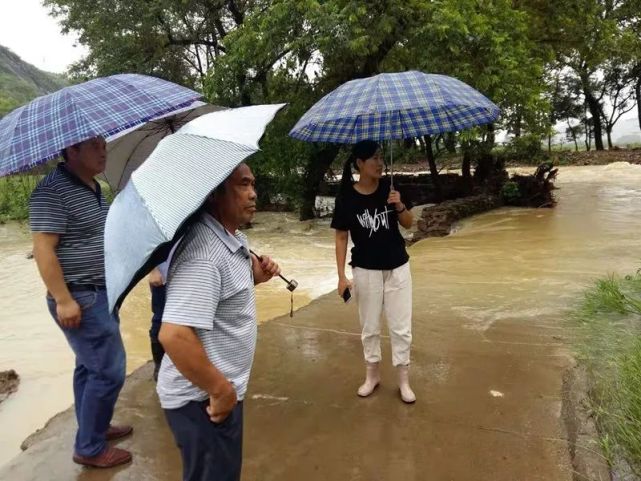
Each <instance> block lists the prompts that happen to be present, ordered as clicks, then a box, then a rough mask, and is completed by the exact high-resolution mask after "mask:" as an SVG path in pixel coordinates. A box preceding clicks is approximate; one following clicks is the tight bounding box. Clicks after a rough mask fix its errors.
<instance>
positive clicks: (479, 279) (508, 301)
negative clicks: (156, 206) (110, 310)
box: [0, 164, 641, 465]
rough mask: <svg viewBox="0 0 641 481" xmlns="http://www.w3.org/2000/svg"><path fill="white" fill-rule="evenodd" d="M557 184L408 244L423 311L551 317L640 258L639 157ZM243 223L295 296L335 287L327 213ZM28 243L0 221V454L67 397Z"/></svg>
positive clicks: (67, 376)
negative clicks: (1, 393) (529, 201)
mask: <svg viewBox="0 0 641 481" xmlns="http://www.w3.org/2000/svg"><path fill="white" fill-rule="evenodd" d="M557 185H558V187H559V190H558V191H557V196H558V199H559V205H558V206H557V208H555V209H542V210H531V209H512V208H506V209H500V210H497V211H493V212H489V213H487V214H483V215H480V216H477V217H474V218H472V219H468V220H466V221H464V222H462V223H461V224H460V225H459V226H457V229H456V232H455V233H454V234H453V235H451V236H449V237H446V238H440V239H428V240H425V241H422V242H419V243H417V244H415V245H414V246H412V247H411V249H410V254H411V256H412V272H413V276H414V295H415V297H418V296H420V298H421V299H422V300H423V302H424V303H425V302H427V303H428V306H429V309H430V311H431V312H432V315H433V316H439V318H442V319H448V318H452V319H454V318H456V319H460V318H461V317H463V318H464V319H465V327H466V328H468V329H471V330H474V331H477V332H481V333H482V332H484V331H485V330H487V329H489V328H490V327H491V326H492V325H493V323H495V322H498V321H502V320H505V319H514V320H516V321H518V322H523V323H527V324H528V326H530V327H531V326H535V325H537V324H541V325H542V328H544V329H550V328H559V329H560V326H554V325H553V323H552V324H551V322H552V321H553V320H554V319H561V318H562V316H563V313H564V312H565V311H566V310H567V309H568V308H570V307H571V306H572V305H574V303H575V302H576V301H577V298H578V295H579V293H580V291H581V290H582V289H583V288H584V287H585V286H586V285H587V284H588V283H589V282H590V281H591V280H592V279H594V278H596V277H598V276H602V275H605V274H608V273H611V272H618V273H621V274H626V273H629V272H633V271H635V270H636V269H637V268H638V267H640V262H639V259H640V258H641V244H640V243H639V241H638V237H639V236H638V233H639V232H640V231H641V217H640V216H639V215H638V212H639V211H640V210H641V166H633V165H628V164H611V165H609V166H593V167H592V166H591V167H571V168H562V169H561V173H560V175H559V180H558V183H557ZM248 235H249V238H250V242H251V244H252V248H253V249H254V250H255V251H256V252H259V253H267V254H270V255H272V256H273V257H275V258H276V259H277V260H278V261H279V263H280V265H281V267H282V271H283V273H284V274H285V276H286V277H287V276H289V277H293V278H294V279H296V280H297V281H298V283H299V285H300V287H299V288H298V289H297V291H296V294H295V296H294V302H295V307H296V308H299V307H301V306H303V305H305V304H307V303H309V302H310V301H311V300H312V299H314V298H316V297H319V296H320V295H322V294H324V293H327V292H330V291H332V290H333V289H334V288H335V285H336V275H335V267H334V247H333V232H332V231H331V229H330V228H329V222H328V221H322V220H321V221H314V222H305V223H301V222H298V221H297V220H296V218H295V216H292V215H288V214H273V213H261V214H259V215H258V216H257V219H256V223H255V227H254V228H253V229H252V230H250V231H248ZM29 250H30V242H29V236H28V233H27V232H26V231H24V230H21V229H20V228H18V227H17V226H16V225H15V224H12V225H5V226H0V282H1V284H2V286H3V289H2V291H1V293H0V370H4V369H15V370H16V371H17V372H18V373H19V374H20V376H21V379H22V381H21V384H20V388H19V390H18V392H17V393H15V394H13V395H12V396H10V397H9V399H8V400H6V401H5V402H3V403H2V404H0V429H1V432H2V436H0V465H1V464H3V463H4V462H6V461H7V460H8V459H10V458H11V457H13V456H15V455H16V454H17V453H18V452H19V445H20V442H21V441H22V440H23V439H24V438H25V437H26V436H27V435H28V434H30V433H31V432H33V431H34V430H36V429H37V428H39V427H41V426H42V425H43V424H44V423H45V422H46V420H47V419H49V418H50V417H51V416H52V415H53V414H55V413H56V412H58V411H61V410H63V409H65V408H67V407H68V406H69V405H70V404H71V403H72V395H71V372H72V369H73V357H72V355H71V352H70V350H69V348H68V346H67V344H66V342H65V340H64V337H63V336H62V334H61V333H60V331H59V329H58V328H57V327H56V326H55V324H54V323H53V321H52V320H51V319H50V317H49V314H48V312H47V310H46V306H45V302H44V288H43V285H42V283H41V281H40V279H39V277H38V275H37V271H36V267H35V263H34V262H33V261H32V260H28V259H27V258H26V254H27V252H28V251H29ZM284 287H285V284H284V282H282V281H280V280H278V279H277V280H274V281H272V282H271V283H269V284H267V285H263V286H259V289H258V291H257V292H258V293H257V300H258V312H259V320H260V321H261V322H264V321H265V320H268V319H270V318H273V317H275V316H278V315H282V314H286V313H287V312H289V309H290V297H289V292H288V291H287V290H286V289H285V288H284ZM149 301H150V300H149V293H148V289H147V287H146V286H145V285H143V284H141V285H140V286H138V287H137V288H136V289H135V290H134V291H133V292H132V294H131V295H130V296H129V298H128V299H127V301H126V302H125V305H124V306H123V310H122V314H121V319H122V331H123V337H124V340H125V344H126V348H127V353H128V370H129V371H131V370H133V369H135V368H136V367H138V366H140V365H141V364H142V363H144V362H145V361H146V360H147V359H149V357H150V355H149V341H148V333H147V331H148V329H149V318H150V313H149ZM294 320H295V318H294ZM259 342H260V341H259Z"/></svg>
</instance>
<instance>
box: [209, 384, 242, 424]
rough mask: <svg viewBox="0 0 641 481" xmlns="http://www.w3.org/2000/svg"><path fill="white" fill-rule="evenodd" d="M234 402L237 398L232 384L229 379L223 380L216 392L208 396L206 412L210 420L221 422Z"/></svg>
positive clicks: (233, 405)
mask: <svg viewBox="0 0 641 481" xmlns="http://www.w3.org/2000/svg"><path fill="white" fill-rule="evenodd" d="M236 402H237V398H236V390H235V389H234V386H233V385H232V384H231V383H230V382H229V381H225V383H224V384H223V385H222V386H221V388H220V389H219V390H218V391H217V392H215V393H212V394H210V396H209V406H207V414H209V419H210V420H211V422H213V423H222V422H223V421H224V420H225V419H226V418H227V416H229V414H230V413H231V412H232V411H233V409H234V407H235V406H236Z"/></svg>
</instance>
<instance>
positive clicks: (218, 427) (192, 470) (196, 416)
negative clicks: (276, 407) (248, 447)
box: [165, 400, 243, 481]
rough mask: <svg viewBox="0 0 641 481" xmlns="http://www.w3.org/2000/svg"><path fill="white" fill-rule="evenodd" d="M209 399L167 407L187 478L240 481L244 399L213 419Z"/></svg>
mask: <svg viewBox="0 0 641 481" xmlns="http://www.w3.org/2000/svg"><path fill="white" fill-rule="evenodd" d="M208 405H209V400H207V401H192V402H190V403H188V404H186V405H185V406H182V407H180V408H178V409H165V416H166V417H167V422H168V423H169V427H170V428H171V430H172V431H173V433H174V438H175V439H176V444H177V445H178V448H179V449H180V455H181V457H182V461H183V481H239V480H240V470H241V466H242V457H243V403H242V401H240V402H239V403H238V404H237V405H236V407H235V408H234V410H233V411H232V412H231V413H230V414H229V416H228V417H227V418H226V419H225V420H224V421H223V422H222V423H213V422H211V420H210V419H209V415H208V414H207V411H206V410H205V409H206V407H207V406H208Z"/></svg>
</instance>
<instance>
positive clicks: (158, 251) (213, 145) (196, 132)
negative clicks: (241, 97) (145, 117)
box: [105, 104, 285, 311]
mask: <svg viewBox="0 0 641 481" xmlns="http://www.w3.org/2000/svg"><path fill="white" fill-rule="evenodd" d="M284 105H285V104H275V105H255V106H252V107H241V108H237V109H228V110H220V111H217V112H213V113H209V114H205V115H202V116H200V117H198V118H197V119H195V120H192V121H191V122H189V123H187V124H185V125H184V126H183V127H182V128H181V129H180V130H178V132H176V133H175V134H172V135H169V136H167V137H165V138H164V139H162V140H161V141H160V142H159V143H158V146H157V147H156V149H155V150H154V151H153V152H152V153H151V155H150V156H149V157H148V158H147V160H145V162H144V163H143V164H142V165H141V166H140V167H138V169H136V170H135V171H134V172H133V174H131V178H130V180H129V182H128V183H127V185H126V186H125V188H124V189H123V190H122V192H120V194H118V195H117V196H116V198H115V199H114V202H113V204H112V205H111V208H110V209H109V214H108V215H107V222H106V224H105V276H106V281H107V296H108V298H109V308H110V310H112V311H113V309H114V308H116V307H117V306H120V304H121V303H122V301H123V300H124V298H125V296H126V295H127V293H128V292H129V290H130V289H131V288H132V287H133V286H134V285H136V283H137V282H138V281H139V280H140V279H142V278H143V277H144V276H145V275H147V273H149V271H150V270H151V269H152V268H153V267H155V266H156V265H158V264H160V263H161V262H163V261H165V259H166V258H167V255H168V253H169V250H170V248H171V245H172V244H173V243H174V242H175V241H176V240H177V238H179V237H180V235H181V232H182V229H183V228H184V227H185V225H186V220H187V219H188V218H189V217H190V216H191V215H192V214H193V213H194V212H196V211H197V210H198V208H199V207H200V206H201V205H202V204H203V202H204V201H205V199H206V198H207V196H208V195H209V193H210V192H211V191H212V190H214V189H215V188H216V187H217V186H218V185H219V184H220V183H221V182H222V181H223V180H225V179H226V178H227V176H229V174H230V173H231V172H232V171H233V170H234V169H235V168H236V166H238V164H240V163H241V162H242V161H243V160H244V159H246V158H247V157H249V156H250V155H252V154H253V153H255V152H257V151H258V150H259V147H258V141H259V140H260V138H261V137H262V136H263V133H264V132H265V127H266V126H267V124H268V123H269V122H270V121H271V120H272V119H273V118H274V116H275V115H276V113H277V112H278V111H279V110H280V109H281V108H283V107H284Z"/></svg>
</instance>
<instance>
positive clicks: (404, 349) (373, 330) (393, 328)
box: [352, 262, 412, 366]
mask: <svg viewBox="0 0 641 481" xmlns="http://www.w3.org/2000/svg"><path fill="white" fill-rule="evenodd" d="M352 273H353V276H354V297H355V298H356V300H357V302H358V314H359V317H360V321H361V328H362V331H361V340H362V342H363V354H364V355H365V361H367V362H379V361H380V360H381V314H382V313H383V310H384V311H385V318H386V319H387V328H388V330H389V335H390V339H391V342H392V364H393V365H394V366H406V365H408V364H409V363H410V346H411V344H412V275H411V273H410V264H409V262H406V263H405V264H403V265H402V266H400V267H397V268H396V269H393V270H391V271H377V270H371V269H362V268H360V267H354V268H353V269H352Z"/></svg>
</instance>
